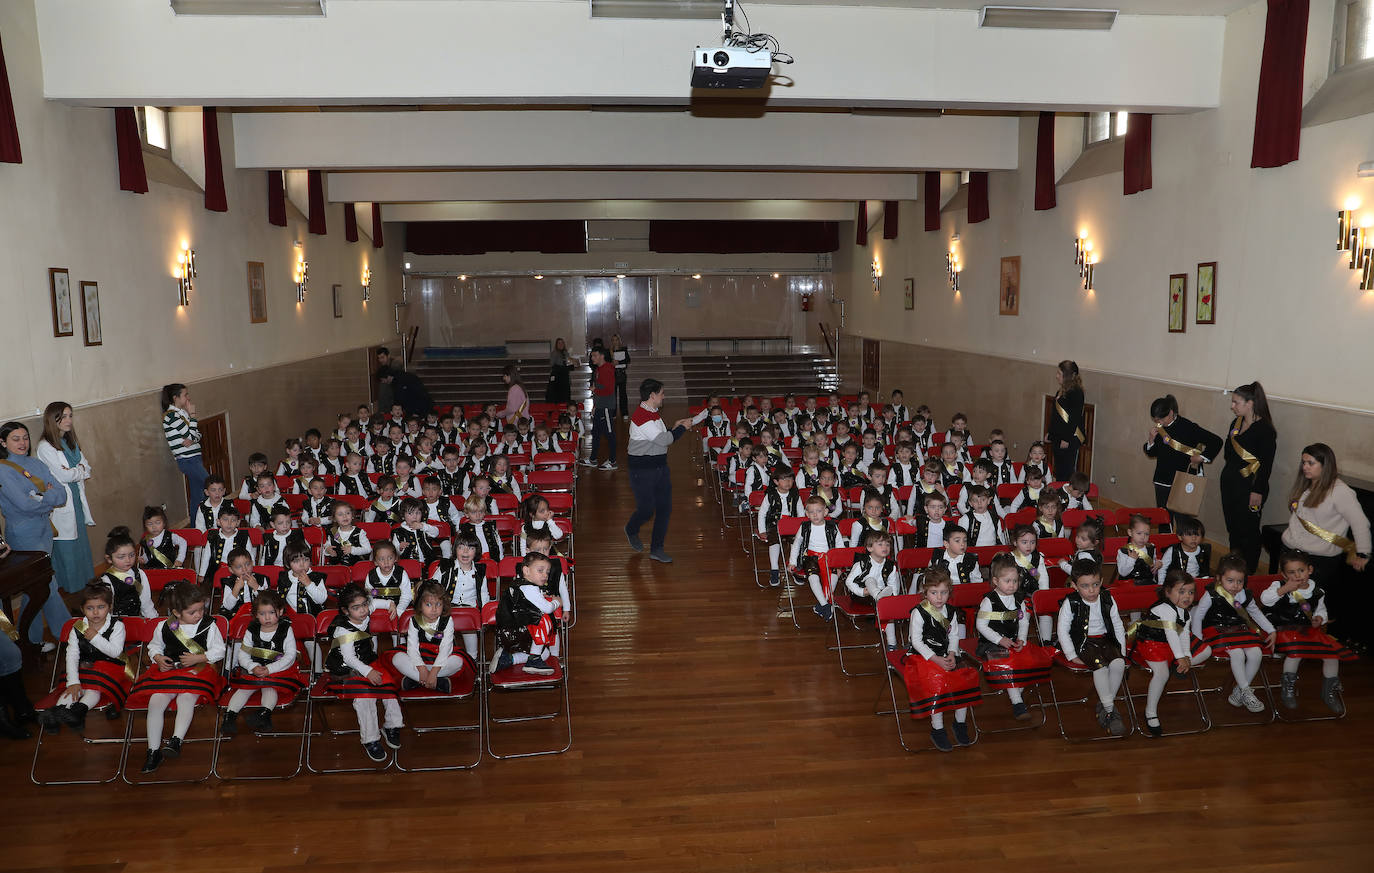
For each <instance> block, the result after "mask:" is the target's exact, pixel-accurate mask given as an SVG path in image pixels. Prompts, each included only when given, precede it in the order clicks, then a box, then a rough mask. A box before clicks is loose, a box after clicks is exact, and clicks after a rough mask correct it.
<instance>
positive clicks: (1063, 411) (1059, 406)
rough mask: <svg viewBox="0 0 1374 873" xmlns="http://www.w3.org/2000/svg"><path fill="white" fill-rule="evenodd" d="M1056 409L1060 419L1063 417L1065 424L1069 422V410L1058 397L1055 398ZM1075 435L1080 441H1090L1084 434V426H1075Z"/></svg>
mask: <svg viewBox="0 0 1374 873" xmlns="http://www.w3.org/2000/svg"><path fill="white" fill-rule="evenodd" d="M1054 411H1055V412H1058V413H1059V417H1060V419H1062V420H1063V422H1064V423H1065V424H1068V423H1069V413H1068V410H1066V409H1064V405H1063V404H1062V403H1060V402H1059V398H1058V397H1056V398H1054ZM1073 435H1074V436H1075V437H1077V438H1078V441H1079V442H1080V443H1086V442H1087V441H1088V438H1087V437H1086V436H1085V435H1084V434H1083V428H1081V427H1076V428H1074V431H1073Z"/></svg>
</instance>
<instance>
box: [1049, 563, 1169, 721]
mask: <svg viewBox="0 0 1374 873" xmlns="http://www.w3.org/2000/svg"><path fill="white" fill-rule="evenodd" d="M1072 590H1073V589H1071V588H1044V589H1041V590H1039V591H1036V592H1035V593H1034V594H1033V595H1031V604H1032V607H1033V611H1034V613H1035V615H1036V616H1037V617H1038V616H1041V615H1048V616H1051V620H1052V621H1057V618H1058V614H1059V605H1060V604H1061V603H1063V601H1064V598H1065V597H1068V596H1069V592H1070V591H1072ZM1113 593H1114V592H1113ZM1106 595H1107V592H1106V591H1105V590H1104V591H1103V596H1106ZM1151 602H1153V601H1151ZM1117 609H1118V610H1119V611H1121V612H1123V613H1124V612H1126V610H1125V609H1122V608H1121V606H1120V605H1119V604H1118V606H1117ZM1122 642H1123V643H1124V642H1125V641H1124V640H1123V641H1122ZM1054 664H1055V666H1057V667H1059V668H1061V669H1063V670H1065V671H1067V672H1068V673H1070V674H1072V675H1075V676H1080V677H1088V678H1089V679H1091V676H1092V671H1091V670H1089V669H1088V668H1087V667H1085V666H1083V665H1081V664H1073V663H1070V661H1069V660H1068V659H1067V658H1065V657H1064V653H1063V651H1062V650H1059V649H1056V650H1055V655H1054ZM1127 672H1128V673H1129V672H1130V670H1129V664H1128V666H1127ZM1046 684H1047V685H1048V686H1049V689H1050V705H1052V706H1053V707H1054V717H1055V719H1056V720H1057V721H1058V722H1059V735H1060V736H1061V737H1063V738H1064V739H1065V740H1067V741H1069V742H1071V743H1077V742H1097V741H1099V740H1119V739H1124V738H1125V737H1128V736H1130V735H1131V731H1132V730H1133V729H1134V728H1135V724H1136V718H1135V708H1134V705H1133V704H1132V702H1131V697H1130V695H1129V694H1128V693H1127V692H1126V680H1125V679H1124V678H1123V679H1122V682H1121V688H1119V689H1118V690H1117V694H1116V698H1115V699H1116V700H1123V699H1124V700H1125V701H1126V713H1127V721H1126V733H1125V734H1123V735H1122V736H1120V737H1114V736H1112V735H1111V734H1099V735H1094V736H1077V735H1074V736H1071V735H1070V734H1069V733H1068V731H1067V730H1066V729H1065V727H1064V707H1065V706H1067V705H1069V704H1071V703H1082V704H1088V703H1091V702H1093V701H1095V700H1097V692H1096V690H1095V689H1094V688H1093V686H1092V684H1091V682H1090V683H1089V685H1088V692H1087V694H1085V695H1084V696H1083V697H1080V698H1076V699H1074V700H1063V701H1061V700H1060V699H1059V694H1058V692H1057V691H1056V690H1055V685H1054V674H1053V673H1051V674H1050V679H1049V681H1048V682H1047V683H1046Z"/></svg>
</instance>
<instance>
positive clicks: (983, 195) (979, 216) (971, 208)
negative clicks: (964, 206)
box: [968, 173, 990, 224]
mask: <svg viewBox="0 0 1374 873" xmlns="http://www.w3.org/2000/svg"><path fill="white" fill-rule="evenodd" d="M989 214H990V213H989V210H988V174H987V173H969V174H968V223H969V224H977V223H978V222H980V221H987V220H988V215H989Z"/></svg>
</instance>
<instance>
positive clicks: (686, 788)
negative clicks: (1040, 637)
mask: <svg viewBox="0 0 1374 873" xmlns="http://www.w3.org/2000/svg"><path fill="white" fill-rule="evenodd" d="M672 461H673V467H674V485H675V489H676V490H675V495H674V498H675V499H674V515H673V525H672V534H671V537H670V540H669V550H670V552H671V553H672V554H673V555H675V556H676V558H677V562H676V563H675V564H673V565H672V566H663V565H660V564H656V563H652V562H650V561H649V560H648V559H647V558H646V557H642V556H639V555H632V554H631V553H630V552H629V550H628V548H627V547H626V545H625V541H624V536H623V533H622V527H623V523H624V519H625V517H626V515H627V513H628V507H629V506H630V502H631V498H630V491H629V487H628V482H627V478H626V473H625V471H624V470H623V469H622V470H620V471H618V472H614V473H605V472H599V471H596V472H590V471H589V472H585V473H584V474H583V477H582V480H581V486H580V488H581V491H580V496H579V500H580V504H579V505H580V507H581V512H580V515H579V524H578V531H577V557H578V599H579V605H580V607H581V620H580V622H579V624H578V625H577V627H576V628H575V629H574V631H573V640H572V653H571V655H572V658H571V664H570V666H571V671H572V676H573V684H572V693H573V698H572V700H573V720H574V725H575V731H576V733H575V744H574V746H573V750H572V751H571V752H570V753H568V754H566V755H562V756H560V757H555V758H540V759H528V760H522V761H494V760H490V759H485V760H483V761H482V763H481V765H480V766H479V767H478V768H477V769H476V770H473V771H469V772H457V773H438V774H416V775H407V774H400V773H396V772H394V771H392V772H388V773H386V774H383V775H349V776H314V775H306V776H302V777H299V778H297V779H295V780H292V781H290V782H284V783H233V784H219V783H216V782H213V781H211V782H208V783H205V784H202V785H191V786H172V787H149V786H144V787H129V786H125V785H120V784H116V785H109V786H98V787H89V788H38V787H34V786H32V785H31V784H30V782H29V779H28V769H29V763H30V760H31V757H32V752H33V747H32V745H31V743H0V780H3V783H2V784H3V785H4V786H5V797H4V799H3V801H0V823H3V824H2V825H0V826H2V827H3V834H4V836H3V851H0V870H27V871H39V870H62V871H73V870H92V871H95V870H99V871H160V870H175V871H179V873H186V871H195V870H216V871H223V873H234V871H245V873H246V871H284V870H296V869H310V870H312V871H317V873H323V871H354V870H359V869H365V870H378V871H420V870H425V871H433V870H446V869H472V868H475V867H477V866H478V865H480V866H481V867H482V868H484V869H486V870H491V871H515V870H526V871H531V873H532V871H558V873H563V871H583V870H585V871H606V870H633V871H658V870H692V871H758V870H785V871H803V870H814V871H867V873H873V871H898V870H900V871H918V870H919V871H923V873H924V871H928V870H939V871H941V873H951V871H958V870H1018V871H1025V870H1051V869H1053V870H1056V871H1079V870H1082V871H1095V873H1096V871H1113V873H1116V871H1133V870H1141V871H1146V870H1148V871H1156V870H1160V869H1164V868H1174V869H1184V870H1209V871H1227V870H1235V871H1242V870H1244V871H1251V870H1255V869H1263V870H1266V871H1272V870H1303V871H1312V870H1323V871H1338V870H1352V871H1353V870H1360V871H1367V870H1369V869H1370V846H1371V843H1372V842H1374V840H1371V825H1374V722H1371V720H1370V719H1371V716H1374V705H1371V702H1370V701H1371V692H1374V682H1371V671H1370V668H1369V665H1368V664H1367V663H1361V664H1352V665H1345V667H1346V668H1347V669H1346V670H1345V671H1344V673H1345V677H1346V678H1345V683H1346V689H1347V691H1346V693H1347V699H1349V700H1350V701H1351V717H1350V718H1349V719H1347V720H1346V721H1343V722H1325V723H1316V724H1306V725H1284V724H1276V725H1271V726H1268V727H1247V728H1237V729H1231V730H1214V731H1212V732H1210V733H1208V734H1204V735H1201V736H1195V737H1182V738H1177V739H1170V740H1163V741H1147V740H1145V739H1142V738H1140V737H1138V736H1135V737H1131V738H1130V739H1128V740H1126V741H1124V742H1106V743H1097V744H1090V745H1087V746H1084V745H1070V744H1068V743H1065V742H1064V741H1063V740H1061V739H1060V738H1059V735H1058V731H1057V730H1056V729H1055V726H1054V722H1053V720H1051V722H1050V723H1049V724H1048V725H1046V726H1045V727H1044V728H1042V729H1040V730H1039V731H1035V732H1030V733H1019V734H1001V735H984V737H983V739H982V740H981V741H980V742H979V743H978V744H977V745H975V746H973V747H972V748H969V749H961V750H956V751H955V752H954V753H952V754H941V753H939V752H936V751H933V750H932V751H925V752H922V753H920V754H916V755H912V754H907V753H905V752H903V751H902V750H901V749H900V748H899V747H898V745H897V739H896V732H895V729H894V725H893V721H892V719H891V717H890V716H888V717H886V718H879V717H877V716H875V715H874V714H873V708H874V703H875V701H876V700H877V699H878V697H879V693H880V690H881V689H883V688H884V687H885V686H884V684H883V680H882V678H881V677H877V676H873V677H866V678H857V679H845V678H844V677H842V676H841V675H840V672H839V670H838V668H837V665H836V661H835V658H834V655H833V653H830V652H827V651H826V650H825V644H826V642H827V640H829V639H831V637H830V636H829V633H828V630H827V629H825V628H823V627H822V626H820V625H819V624H818V623H816V622H814V621H813V622H812V623H811V624H809V625H807V626H806V629H805V631H803V632H801V633H798V632H796V631H795V630H793V628H792V626H791V624H790V623H784V622H785V620H783V621H780V620H779V619H778V618H777V617H776V606H777V599H776V595H775V593H774V592H772V591H759V590H757V589H756V588H755V587H754V584H753V581H752V578H751V576H750V574H749V562H748V559H747V558H746V557H745V556H744V555H743V553H742V552H741V550H740V548H739V546H738V540H737V538H736V535H735V534H734V532H733V531H731V532H730V534H729V535H728V536H727V537H726V538H725V540H724V542H722V536H721V533H720V528H719V524H718V516H717V514H716V513H715V507H714V504H712V503H711V502H710V500H709V497H708V496H707V494H706V492H705V490H704V489H702V488H699V487H698V486H697V484H696V483H697V476H698V474H697V471H696V468H695V467H694V465H693V458H692V454H691V451H690V450H689V448H688V447H687V446H686V445H679V446H677V447H676V448H675V449H674V452H673V456H672ZM644 535H645V539H646V541H647V538H648V528H646V529H645V532H644ZM807 617H810V616H809V615H808V616H807ZM1271 669H1272V668H1271ZM1317 672H1318V671H1317V670H1315V669H1314V668H1313V666H1312V665H1310V664H1309V665H1308V666H1307V668H1306V671H1305V675H1304V680H1305V681H1306V683H1307V684H1305V685H1304V686H1303V691H1304V694H1305V698H1304V702H1305V703H1306V704H1311V703H1313V702H1314V697H1315V694H1314V692H1313V687H1312V683H1313V682H1314V681H1315V677H1316V675H1317ZM1213 675H1214V676H1215V675H1216V670H1215V668H1213ZM39 681H40V680H39V679H38V677H36V676H35V677H32V681H31V683H30V684H31V686H33V687H34V688H35V689H36V688H37V686H38V684H39ZM1136 681H1137V683H1138V685H1137V687H1140V688H1141V689H1142V690H1143V683H1140V679H1139V677H1137V680H1136ZM1221 708H1222V709H1226V710H1227V712H1226V713H1225V714H1226V715H1230V714H1231V710H1230V708H1229V707H1226V706H1225V704H1222V705H1221ZM982 710H983V712H982V713H981V714H982V716H983V718H982V719H981V720H982V722H983V723H984V725H985V726H995V725H996V724H1006V723H1008V722H1007V719H1006V716H1005V703H1003V702H1001V701H993V702H990V703H989V704H988V705H986V706H984V707H983V708H982ZM1164 712H1165V713H1166V714H1170V713H1172V714H1173V715H1175V716H1177V715H1178V713H1177V711H1175V710H1173V709H1165V711H1164ZM346 714H347V713H345V715H346ZM1086 716H1087V714H1086V711H1085V710H1084V711H1082V712H1078V711H1076V712H1075V715H1074V717H1075V718H1077V719H1078V726H1079V727H1080V728H1085V727H1087V726H1088V725H1087V723H1086ZM408 717H409V716H408ZM279 718H281V717H279ZM94 721H95V720H94V719H93V723H94ZM208 724H209V722H208V719H207V718H206V715H205V714H204V713H201V714H199V715H198V716H197V723H196V725H195V727H193V733H194V732H196V731H203V730H205V729H206V728H207V726H208ZM912 727H913V729H914V731H915V735H916V736H918V737H919V736H921V735H923V734H924V732H925V730H926V729H927V728H926V723H925V722H916V723H913V725H912ZM63 739H64V740H65V739H66V737H65V735H64V737H63ZM406 739H407V742H409V743H412V744H413V743H416V742H417V741H416V740H415V738H414V737H413V736H409V735H407V738H406ZM253 742H254V741H253V740H251V739H250V740H243V739H239V740H235V741H234V743H233V744H231V745H234V746H235V747H236V749H235V751H247V750H246V749H245V748H244V747H245V745H246V744H248V743H253ZM428 742H429V744H430V745H433V743H434V742H436V741H434V740H433V739H429V740H428ZM259 744H260V745H261V744H262V742H261V741H259ZM67 748H68V749H70V748H71V747H70V746H68V747H67ZM342 748H343V755H342V756H341V757H340V760H341V761H345V762H346V763H350V764H352V763H362V759H361V755H360V754H359V753H358V747H357V745H356V743H355V742H354V741H352V740H349V741H346V742H345V743H344V744H342ZM57 751H60V748H58V749H57ZM138 751H139V754H140V755H141V750H138ZM199 754H202V753H201V752H199V751H196V752H193V753H188V755H187V756H186V757H185V758H183V760H182V761H181V762H178V764H179V765H183V764H184V765H186V766H190V761H188V759H193V758H194V756H195V755H199ZM263 754H266V755H268V758H269V762H270V761H271V760H276V762H277V763H281V762H282V760H284V759H280V757H279V756H277V757H276V758H275V759H274V758H273V754H272V753H267V752H264V753H263Z"/></svg>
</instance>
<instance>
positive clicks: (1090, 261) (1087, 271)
mask: <svg viewBox="0 0 1374 873" xmlns="http://www.w3.org/2000/svg"><path fill="white" fill-rule="evenodd" d="M1088 245H1092V243H1088ZM1098 257H1099V255H1098V254H1097V253H1096V252H1089V253H1088V254H1087V255H1085V256H1084V258H1083V269H1082V270H1081V271H1080V272H1082V274H1083V290H1084V291H1091V290H1093V267H1095V266H1096V265H1097V260H1098Z"/></svg>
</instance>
